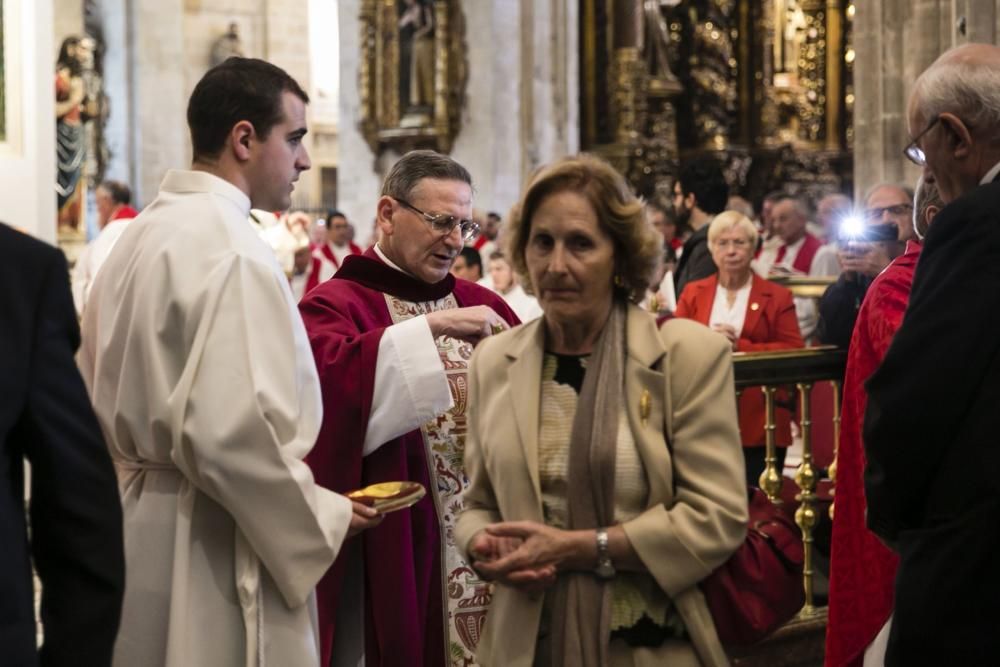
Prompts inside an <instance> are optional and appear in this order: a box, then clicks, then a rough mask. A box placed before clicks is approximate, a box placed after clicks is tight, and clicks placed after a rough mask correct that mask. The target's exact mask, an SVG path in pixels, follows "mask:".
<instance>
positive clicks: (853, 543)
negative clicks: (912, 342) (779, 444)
mask: <svg viewBox="0 0 1000 667" xmlns="http://www.w3.org/2000/svg"><path fill="white" fill-rule="evenodd" d="M943 206H944V204H943V203H942V201H941V198H940V195H939V194H938V191H937V188H936V186H935V185H934V184H933V183H920V184H918V185H917V190H916V201H915V204H914V220H913V229H912V230H910V229H904V228H903V227H902V226H900V230H899V231H900V234H899V238H900V240H905V241H906V252H905V253H903V254H902V255H900V256H899V257H897V258H896V259H895V260H893V261H892V263H891V264H889V266H887V267H886V268H885V270H883V271H882V273H880V274H879V275H878V276H877V277H876V278H875V280H874V282H872V284H871V287H869V288H868V292H867V293H866V294H865V300H864V302H863V303H862V304H861V309H860V310H859V311H858V318H857V321H856V322H855V325H854V333H853V334H852V336H851V345H850V347H849V348H848V352H847V372H846V375H845V377H844V409H843V413H842V415H841V430H840V444H839V447H838V449H837V487H836V495H835V503H836V504H835V506H836V512H834V520H833V541H832V542H831V554H830V603H829V609H828V622H827V632H826V656H825V658H826V659H825V664H826V666H827V667H862V665H863V664H868V663H869V661H871V662H872V664H880V665H881V664H882V662H883V659H884V657H885V656H884V653H885V646H886V641H887V640H888V627H887V626H886V622H887V620H888V619H889V616H890V614H891V613H892V606H893V591H894V585H893V581H894V579H895V577H896V567H897V565H898V563H899V557H898V556H896V554H895V553H893V552H892V551H890V550H889V549H888V548H887V547H886V546H885V545H884V544H882V542H881V541H879V539H878V538H877V537H876V536H875V534H874V533H872V532H871V531H869V530H868V528H867V527H866V526H865V512H866V508H867V500H866V498H865V486H864V469H865V463H866V461H865V452H864V446H863V442H862V438H861V428H862V423H863V421H864V416H865V407H866V405H867V403H868V394H867V392H865V382H866V381H867V380H868V378H869V377H871V374H872V373H874V372H875V369H877V368H878V367H879V365H881V363H882V359H883V358H884V357H885V353H886V351H887V350H888V349H889V344H890V343H892V339H893V337H894V336H895V335H896V331H897V330H898V329H899V326H900V324H902V322H903V313H904V312H905V311H906V306H907V304H908V303H909V300H910V288H911V287H912V285H913V274H914V271H916V268H917V260H918V259H919V258H920V250H921V244H920V242H919V240H917V238H914V235H913V232H914V231H915V232H916V233H917V236H919V238H923V237H924V235H925V234H926V233H927V229H928V227H929V226H930V221H931V220H932V219H933V218H934V216H935V215H937V212H938V211H939V210H940V209H941V208H942V207H943ZM905 444H906V443H900V446H905Z"/></svg>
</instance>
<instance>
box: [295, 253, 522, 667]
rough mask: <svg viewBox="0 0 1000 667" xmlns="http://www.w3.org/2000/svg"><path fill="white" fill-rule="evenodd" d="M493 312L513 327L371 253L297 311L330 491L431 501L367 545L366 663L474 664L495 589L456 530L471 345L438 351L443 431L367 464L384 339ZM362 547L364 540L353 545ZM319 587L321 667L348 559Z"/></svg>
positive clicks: (436, 423) (319, 459) (499, 303)
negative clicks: (407, 486) (410, 326)
mask: <svg viewBox="0 0 1000 667" xmlns="http://www.w3.org/2000/svg"><path fill="white" fill-rule="evenodd" d="M476 305H487V306H490V307H492V308H493V309H494V310H495V311H496V312H497V313H498V314H499V315H500V316H501V317H503V318H504V319H505V320H506V321H507V322H508V323H510V324H511V325H516V324H518V323H519V321H518V319H517V316H516V315H515V314H514V312H513V311H512V310H511V309H510V308H509V307H508V306H507V304H506V303H504V301H503V300H502V299H501V298H500V297H498V296H497V295H496V294H494V293H493V292H491V291H490V290H487V289H485V288H482V287H480V286H478V285H475V284H473V283H470V282H468V281H465V280H456V279H455V278H454V277H453V276H451V275H448V276H447V277H446V278H445V279H444V280H442V281H441V282H439V283H436V284H433V285H429V284H427V283H424V282H422V281H420V280H418V279H416V278H412V277H410V276H407V275H405V274H403V273H401V272H400V271H397V270H395V269H393V268H391V267H389V266H387V265H386V264H385V263H383V262H382V261H381V260H380V259H379V258H378V256H377V255H376V254H375V252H374V251H372V250H369V251H368V252H366V253H365V254H364V255H353V256H349V257H347V258H346V259H345V260H344V265H343V267H342V268H341V269H340V271H338V272H337V274H336V275H335V276H334V277H333V278H332V279H330V280H328V281H326V282H325V283H322V284H320V285H319V286H317V287H316V288H315V289H314V290H312V291H311V292H309V294H308V295H307V296H306V298H305V299H303V301H302V303H301V304H300V306H299V307H300V310H301V312H302V318H303V320H304V321H305V325H306V330H307V332H308V334H309V341H310V344H311V345H312V349H313V355H314V356H315V358H316V366H317V369H318V371H319V377H320V382H321V384H322V387H323V426H322V429H321V430H320V434H319V440H318V441H317V443H316V447H315V448H313V450H312V452H311V453H310V454H309V457H308V458H307V461H308V463H309V465H310V467H311V468H312V470H313V473H314V474H315V476H316V481H317V482H318V483H319V484H321V485H322V486H324V487H326V488H329V489H332V490H334V491H339V492H346V491H350V490H353V489H357V488H360V487H363V486H366V485H368V484H373V483H375V482H384V481H397V480H413V481H417V482H420V483H421V484H423V485H424V487H425V488H426V489H427V491H428V494H427V496H426V497H424V499H423V500H421V501H420V502H419V503H417V504H416V505H414V506H413V507H412V508H410V509H409V510H404V511H400V512H395V513H391V514H389V515H387V516H386V518H385V520H384V521H383V522H382V524H381V525H379V526H378V527H376V528H374V529H372V530H368V531H366V532H364V533H362V535H361V536H360V540H361V549H362V558H363V559H364V576H365V581H364V590H365V610H364V623H365V662H366V664H367V665H368V666H369V667H373V666H375V665H402V664H406V665H413V666H415V667H420V666H425V667H437V666H439V665H452V664H457V665H464V664H468V663H467V661H469V662H471V657H472V656H473V655H474V652H475V646H476V644H477V643H478V640H479V633H480V631H481V630H482V626H483V623H484V621H485V614H486V605H487V604H488V602H489V598H490V595H489V587H488V586H487V585H486V584H485V582H481V581H479V578H478V576H477V575H476V573H475V572H474V571H473V570H472V569H471V568H470V567H469V566H468V565H467V564H466V563H464V562H461V559H460V557H459V556H458V552H457V550H456V549H455V548H454V545H453V543H452V539H453V538H452V530H451V526H452V525H453V523H454V521H455V518H456V515H457V513H458V511H459V510H460V509H461V494H462V492H463V491H464V490H465V488H466V487H467V486H468V480H467V479H466V477H465V474H464V471H463V466H462V453H463V451H464V449H465V434H466V418H465V412H466V405H465V402H466V398H467V396H468V385H467V380H466V369H467V366H468V360H469V358H470V357H471V355H472V346H471V345H469V344H468V343H464V342H462V341H458V340H455V339H452V338H448V337H440V338H438V339H437V340H436V343H437V345H438V351H439V353H440V355H441V358H442V363H443V365H444V368H445V371H446V373H447V377H448V384H449V387H450V389H451V392H452V396H453V398H454V400H455V406H454V407H453V408H452V409H451V410H449V411H448V412H446V413H445V414H443V415H440V416H439V417H438V418H437V419H435V420H432V421H431V422H429V423H427V424H425V425H423V426H422V427H420V428H418V429H415V430H413V431H410V432H409V433H407V434H405V435H403V436H401V437H399V438H396V439H395V440H391V441H389V442H388V443H386V444H384V445H382V446H381V447H379V448H378V449H377V450H376V451H374V452H372V453H371V454H370V455H368V456H366V457H363V458H362V456H361V452H362V447H363V445H364V440H365V433H366V431H367V428H368V417H369V415H370V413H371V409H372V395H373V392H374V388H375V365H376V360H377V357H378V349H379V342H380V340H381V338H382V333H383V331H385V328H386V327H388V326H391V325H392V324H395V323H397V322H400V321H403V320H405V319H409V318H410V317H415V316H418V315H421V314H425V313H428V312H431V311H433V310H443V309H446V308H459V307H465V306H476ZM355 539H358V538H355ZM348 551H350V550H349V549H342V550H341V557H339V558H338V559H337V561H336V562H335V563H334V564H333V567H331V568H330V570H329V572H327V574H326V576H325V577H324V578H323V580H322V581H321V582H320V584H319V586H318V587H317V600H318V603H319V615H320V640H321V648H322V659H323V662H322V664H323V665H328V664H329V661H330V656H331V652H332V647H333V643H334V642H335V641H336V639H337V635H336V628H335V627H334V626H335V618H336V612H337V602H338V599H339V596H340V591H341V589H342V587H343V583H344V577H345V574H346V558H345V556H344V554H345V553H347V552H348Z"/></svg>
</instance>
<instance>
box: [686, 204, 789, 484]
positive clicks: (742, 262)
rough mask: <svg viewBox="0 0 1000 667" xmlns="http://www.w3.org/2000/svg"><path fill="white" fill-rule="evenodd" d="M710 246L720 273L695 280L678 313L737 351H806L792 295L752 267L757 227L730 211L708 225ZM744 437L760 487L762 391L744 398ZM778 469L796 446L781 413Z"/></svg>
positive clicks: (750, 472)
mask: <svg viewBox="0 0 1000 667" xmlns="http://www.w3.org/2000/svg"><path fill="white" fill-rule="evenodd" d="M708 247H709V250H710V251H711V253H712V260H713V261H714V262H715V265H716V266H718V267H719V270H718V272H717V273H715V274H713V275H711V276H709V277H708V278H703V279H701V280H695V281H694V282H690V283H688V284H687V286H686V287H685V288H684V291H683V292H681V297H680V299H679V300H678V302H677V309H676V310H675V311H674V315H675V316H676V317H686V318H690V319H693V320H697V321H698V322H701V323H702V324H705V325H708V326H709V327H711V328H712V329H713V330H714V331H716V332H718V333H719V334H721V335H723V336H725V337H726V339H727V340H728V341H729V343H730V345H731V347H732V349H733V351H734V352H760V351H764V350H785V349H791V348H797V347H802V346H803V342H802V336H801V335H800V333H799V326H798V321H797V318H796V314H795V304H794V302H793V300H792V293H791V292H790V291H788V289H786V288H784V287H782V286H781V285H777V284H775V283H773V282H771V281H769V280H765V279H764V278H761V277H760V276H758V275H756V274H755V273H754V272H753V270H752V269H751V268H750V261H751V260H752V259H753V251H754V248H756V247H757V228H756V227H755V226H754V224H753V223H752V222H751V221H750V219H749V218H747V217H746V216H744V215H742V214H740V213H737V212H736V211H725V212H723V213H720V214H719V215H717V216H715V219H714V220H712V222H711V224H710V225H709V226H708ZM739 407H740V409H739V415H740V439H741V441H742V443H743V458H744V460H745V463H746V465H745V469H746V480H747V485H748V486H756V485H757V484H758V480H759V478H760V475H761V473H762V472H763V471H764V464H765V461H764V440H765V432H766V431H765V419H764V418H765V406H764V393H763V392H762V391H761V390H760V389H746V390H744V391H743V392H742V393H741V394H740V398H739ZM775 421H776V429H775V434H774V435H775V440H776V442H777V445H778V448H777V457H778V469H779V470H780V469H781V467H782V466H783V465H784V461H785V451H786V449H787V447H788V446H789V445H790V444H792V432H791V413H790V412H789V410H788V409H786V408H782V407H779V408H777V409H776V410H775Z"/></svg>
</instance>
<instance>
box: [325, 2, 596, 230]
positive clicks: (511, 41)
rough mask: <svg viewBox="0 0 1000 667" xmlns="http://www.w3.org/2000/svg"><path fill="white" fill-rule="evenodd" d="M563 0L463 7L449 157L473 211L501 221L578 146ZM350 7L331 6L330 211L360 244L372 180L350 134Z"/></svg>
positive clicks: (567, 7)
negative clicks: (460, 169) (335, 83)
mask: <svg viewBox="0 0 1000 667" xmlns="http://www.w3.org/2000/svg"><path fill="white" fill-rule="evenodd" d="M576 5H577V3H576V2H573V1H572V0H545V1H542V2H539V1H536V0H516V1H515V0H490V1H487V0H463V2H462V10H463V12H464V14H465V23H466V45H467V49H468V55H467V58H468V66H469V76H468V84H467V87H466V94H465V106H464V108H463V111H462V124H461V130H460V131H459V134H458V136H457V137H456V139H455V143H454V147H453V149H452V152H451V155H452V157H454V158H455V159H456V160H458V161H459V162H461V163H462V164H463V165H464V166H465V167H466V168H468V169H469V171H470V172H471V174H472V178H473V182H474V184H475V195H474V206H476V207H477V208H481V209H484V210H497V211H499V212H500V213H501V214H502V215H504V216H506V214H507V211H508V210H509V208H510V206H511V205H513V204H514V203H515V202H516V200H517V197H518V195H519V194H520V191H521V188H522V185H523V183H524V180H525V179H526V178H527V176H528V175H529V174H530V173H531V172H532V171H533V170H534V169H535V168H536V167H538V166H539V165H541V164H544V163H547V162H550V161H552V160H553V159H556V158H558V157H560V156H562V155H565V154H567V153H572V152H575V151H577V150H578V148H579V120H578V95H579V93H578V84H577V78H578V72H577V69H576V60H577V58H576V53H577V39H576V35H577V20H578V18H577V13H576V12H577V10H576ZM360 6H361V3H360V0H341V1H340V12H339V20H340V39H341V43H340V46H341V50H340V53H341V60H340V62H341V70H340V75H341V88H340V94H341V97H340V125H339V128H338V154H339V165H338V178H337V189H338V194H339V198H338V207H339V208H341V209H342V210H344V211H345V212H346V213H347V215H348V217H349V218H350V219H351V220H353V221H354V223H355V226H356V227H357V228H358V232H359V236H360V238H361V239H364V238H365V237H366V235H367V233H368V230H369V225H370V223H371V220H372V217H373V215H374V205H375V202H376V201H377V197H378V192H379V188H380V186H381V179H382V175H383V174H384V172H385V170H386V169H388V168H389V166H391V164H392V162H393V161H394V159H395V158H396V157H398V156H396V155H394V154H392V153H391V152H390V153H385V154H383V155H382V156H380V157H379V158H378V159H376V157H375V156H374V155H373V154H372V152H371V150H370V148H369V147H368V144H367V143H365V141H364V138H363V137H362V135H361V132H360V130H359V128H358V118H359V117H360V113H359V96H358V90H357V81H358V64H359V63H358V54H359V53H360V45H359V29H360V28H359V22H358V15H359V10H360Z"/></svg>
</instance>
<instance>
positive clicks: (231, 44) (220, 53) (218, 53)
mask: <svg viewBox="0 0 1000 667" xmlns="http://www.w3.org/2000/svg"><path fill="white" fill-rule="evenodd" d="M244 55H246V54H245V53H244V50H243V42H242V41H241V40H240V26H239V25H238V24H237V23H236V22H235V21H234V22H232V23H230V24H229V30H227V31H226V34H224V35H223V36H222V37H220V38H218V39H217V40H215V43H214V44H212V55H211V57H210V58H209V60H210V62H211V63H212V67H215V66H216V65H221V64H222V63H224V62H225V61H226V58H229V57H231V56H240V57H242V56H244Z"/></svg>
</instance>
